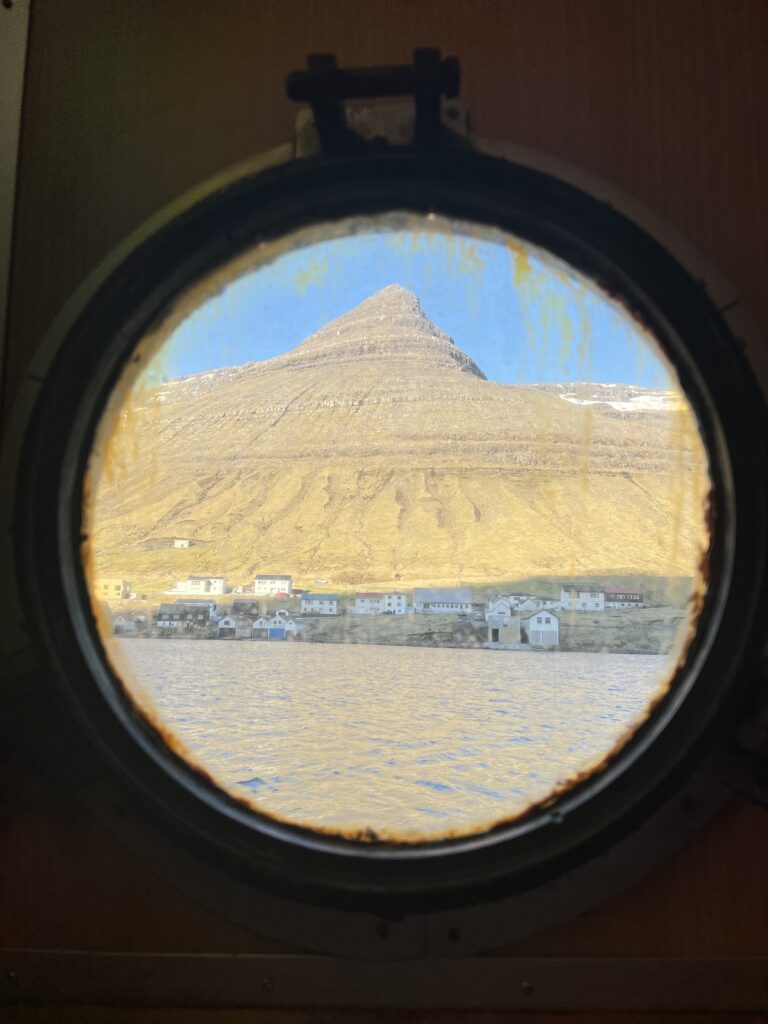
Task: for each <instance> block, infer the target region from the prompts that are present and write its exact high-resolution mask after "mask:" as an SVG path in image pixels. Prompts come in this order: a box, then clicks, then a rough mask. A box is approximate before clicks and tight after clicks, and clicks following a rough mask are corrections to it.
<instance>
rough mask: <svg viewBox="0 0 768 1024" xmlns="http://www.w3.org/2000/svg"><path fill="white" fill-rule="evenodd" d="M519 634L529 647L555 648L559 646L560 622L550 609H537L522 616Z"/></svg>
mask: <svg viewBox="0 0 768 1024" xmlns="http://www.w3.org/2000/svg"><path fill="white" fill-rule="evenodd" d="M520 633H521V637H522V641H523V643H524V644H530V645H531V647H557V646H558V645H559V644H560V620H559V618H558V617H557V615H556V614H555V612H554V611H552V609H551V608H539V609H538V610H537V611H535V612H529V613H528V614H527V615H523V617H522V618H521V620H520Z"/></svg>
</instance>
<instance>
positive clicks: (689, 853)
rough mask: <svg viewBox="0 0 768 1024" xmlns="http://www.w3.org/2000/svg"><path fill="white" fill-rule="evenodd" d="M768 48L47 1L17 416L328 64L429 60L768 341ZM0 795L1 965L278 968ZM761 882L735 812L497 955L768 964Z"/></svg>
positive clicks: (103, 846)
mask: <svg viewBox="0 0 768 1024" xmlns="http://www.w3.org/2000/svg"><path fill="white" fill-rule="evenodd" d="M767 41H768V4H766V3H764V2H763V0H506V2H504V0H363V2H360V0H216V2H211V0H34V3H33V9H32V20H31V25H30V45H29V62H28V71H27V82H26V97H25V105H24V114H23V126H22V138H21V158H20V171H19V191H18V205H17V215H16V234H15V244H14V252H13V269H12V282H11V305H10V318H9V351H8V354H7V365H6V371H7V372H6V381H5V401H6V409H7V408H9V407H10V405H11V404H12V401H13V397H14V393H15V392H16V390H17V389H18V386H19V382H20V380H21V379H22V377H23V374H24V372H25V368H26V366H27V364H28V362H29V360H30V358H31V356H32V354H33V353H34V351H35V348H36V346H37V345H38V344H39V340H40V338H41V336H42V334H43V332H44V331H45V329H46V326H47V325H48V323H49V322H50V320H51V318H52V317H53V316H54V314H55V313H56V310H57V309H58V307H59V306H60V305H61V303H62V302H63V301H64V300H65V299H66V298H67V296H68V294H69V293H70V292H71V291H72V290H73V289H74V288H75V287H76V286H77V284H78V283H79V282H80V281H81V279H82V278H83V277H84V275H85V274H86V273H87V272H88V271H89V270H90V269H91V268H92V267H93V266H94V265H95V264H96V263H97V262H98V261H99V260H100V259H101V258H102V257H103V256H104V255H105V253H107V252H108V250H109V249H110V248H111V247H112V246H113V245H115V244H116V243H117V242H118V241H119V240H120V239H121V238H122V237H123V236H124V235H125V234H126V233H127V232H129V231H130V230H131V229H133V228H134V227H136V226H137V225H139V224H140V223H141V222H142V220H143V219H144V218H146V217H147V216H148V215H149V214H151V213H152V212H153V211H155V210H156V209H158V207H160V206H162V205H163V204H164V203H165V202H167V201H168V200H170V199H172V198H174V197H175V196H176V195H177V194H178V193H179V192H181V191H183V190H184V189H186V188H187V187H189V186H191V185H193V184H194V183H196V182H198V181H199V180H201V179H204V178H205V177H206V176H209V175H211V174H212V173H213V172H215V171H217V170H219V169H221V168H224V167H226V166H227V165H229V164H232V163H234V162H235V161H238V160H240V159H242V158H245V157H247V156H249V155H251V154H253V153H255V152H258V151H260V150H263V149H265V148H268V147H270V146H272V145H275V144H277V143H279V142H282V141H287V140H288V139H289V138H290V137H291V135H292V130H293V123H294V118H295V114H296V110H295V109H294V107H293V106H292V105H291V104H290V103H289V102H288V101H287V99H286V98H285V96H284V88H283V83H284V79H285V76H286V74H287V73H288V72H289V71H290V70H292V69H294V68H298V67H301V66H303V64H304V58H305V55H306V54H307V53H308V52H313V51H314V52H317V51H332V52H334V53H336V54H337V56H338V58H339V60H340V62H341V63H342V64H350V65H353V64H354V65H364V64H381V63H393V62H404V61H407V60H409V59H410V56H411V53H412V50H413V48H414V47H415V46H427V45H435V46H439V47H440V48H441V49H442V51H443V53H444V54H456V55H458V56H459V57H460V58H461V61H462V71H463V86H462V96H463V99H464V101H465V103H466V104H467V106H468V108H469V110H470V113H471V121H472V128H473V130H474V131H475V132H477V133H478V134H480V135H487V136H496V137H500V138H507V139H511V140H513V141H515V142H518V143H520V144H522V145H526V146H530V147H534V148H538V149H541V150H544V151H547V152H548V153H550V154H552V155H554V156H556V157H558V158H560V159H563V160H566V161H569V162H572V163H574V164H577V165H580V166H582V167H584V168H585V169H587V170H588V171H591V172H593V173H595V174H598V175H600V176H602V177H604V178H606V179H609V180H611V181H613V182H615V183H616V184H617V185H618V186H620V187H621V188H623V189H625V190H626V191H628V192H630V193H633V194H634V195H635V196H636V197H637V198H639V199H640V200H641V201H643V202H645V203H646V204H648V205H649V206H651V207H653V208H654V209H655V210H656V211H657V212H658V213H659V214H660V215H661V216H662V217H663V218H665V219H666V220H668V221H669V222H670V223H671V224H673V225H674V226H676V227H677V228H678V229H679V230H680V231H682V232H683V233H684V234H685V235H687V236H688V238H689V239H690V240H691V241H692V242H693V243H694V244H695V245H696V246H697V247H698V248H699V249H700V250H701V251H702V252H703V253H704V255H705V256H706V257H708V258H709V259H710V260H711V262H712V263H714V264H715V265H716V266H717V267H718V268H719V269H720V270H721V271H722V273H723V274H724V275H725V276H726V277H727V278H729V279H730V280H731V281H732V282H733V284H734V285H735V288H736V291H737V292H738V294H740V295H741V296H743V297H744V298H745V299H746V300H747V301H748V302H749V303H750V304H751V305H752V307H753V309H754V310H755V312H756V314H757V317H758V320H759V321H760V324H761V325H762V327H763V330H764V329H765V326H766V324H767V323H768V228H767V225H768V208H767V207H768V199H767V198H766V196H767V193H766V187H765V182H766V180H768V133H767V132H766V131H765V120H764V118H765V111H766V109H768V102H767V101H768V45H767ZM9 773H10V774H9V778H10V779H11V783H12V785H9V787H8V790H7V792H11V791H13V792H14V794H15V795H14V798H13V800H8V801H7V807H6V810H5V812H4V815H3V818H4V822H3V828H2V829H1V830H0V857H2V865H3V866H2V870H0V908H1V909H0V947H16V948H21V947H26V948H29V949H54V948H58V949H80V950H116V951H117V950H136V951H138V950H142V951H177V952H179V951H182V952H183V951H196V952H233V951H243V952H244V951H260V950H277V949H280V948H282V947H280V945H279V944H278V943H275V942H272V941H270V940H268V939H265V938H263V937H262V936H260V935H259V934H257V933H256V932H252V931H250V930H248V929H245V928H243V927H240V926H236V925H233V924H230V923H228V922H226V921H225V920H223V919H221V918H218V917H216V916H215V915H212V914H210V913H209V912H207V911H204V910H202V909H201V908H199V907H198V906H196V905H195V904H194V903H192V902H191V901H190V900H188V899H187V898H185V897H183V896H181V895H179V894H178V893H177V892H176V891H175V890H174V889H173V888H172V887H171V886H170V885H169V884H168V883H167V882H164V881H162V880H160V879H158V878H156V877H154V876H153V875H152V874H151V873H150V872H149V871H148V870H147V869H146V868H145V867H143V866H142V865H141V864H140V863H138V862H137V861H136V860H135V859H134V858H133V857H132V856H130V855H129V854H128V853H127V852H126V851H125V850H124V849H122V848H121V846H120V845H119V844H118V843H117V841H116V840H115V839H114V838H112V837H111V836H110V835H109V834H108V833H107V832H106V831H105V830H104V829H103V828H102V827H101V826H100V825H99V824H98V823H97V822H96V821H94V820H93V818H92V816H90V815H89V814H88V812H87V811H86V810H84V809H83V808H82V807H80V806H79V805H78V804H76V803H74V802H72V801H71V800H70V799H69V798H68V797H67V796H66V795H65V793H63V792H60V791H57V790H56V789H55V788H53V786H52V784H51V783H50V781H46V780H45V779H44V778H43V777H42V776H39V775H38V774H36V772H35V771H34V770H33V769H32V768H31V767H30V766H29V764H28V763H26V762H25V761H23V760H22V761H20V762H17V763H16V764H15V765H14V766H12V768H9ZM766 856H768V813H765V812H761V811H760V810H758V809H756V808H754V807H752V806H750V805H748V804H747V803H745V802H741V801H735V802H734V803H733V804H732V805H731V806H730V807H729V808H728V809H727V810H726V811H725V812H724V813H723V814H722V815H721V816H720V817H719V818H718V819H717V820H716V821H715V822H714V823H712V824H711V825H710V826H709V827H708V828H707V829H706V830H705V831H704V832H703V834H701V835H700V837H699V838H698V839H697V840H696V841H695V842H694V843H693V844H692V845H691V846H690V847H689V848H688V849H687V850H686V851H685V853H684V854H682V855H680V856H678V857H676V858H675V859H673V860H672V861H671V862H669V863H667V864H665V865H664V866H663V867H661V868H660V869H658V870H657V871H656V872H655V873H654V874H653V875H652V876H651V877H649V878H648V879H647V880H646V881H644V882H643V883H642V884H641V885H639V886H637V887H636V888H635V889H634V890H633V891H631V892H629V893H627V894H626V895H625V896H623V897H622V898H621V899H618V900H614V901H613V902H612V903H610V904H608V905H604V906H602V907H600V908H598V909H596V910H594V911H593V912H591V913H589V914H587V915H586V916H585V917H583V918H582V919H580V920H578V921H574V922H572V923H570V924H568V925H566V926H564V927H561V928H558V929H556V930H554V931H551V932H549V933H546V934H541V935H537V936H534V937H532V938H530V939H528V940H526V941H524V942H521V943H518V944H516V946H515V947H514V949H510V950H509V951H508V953H509V955H519V954H522V953H525V954H530V955H534V954H535V955H542V956H553V955H558V954H559V955H566V954H571V955H583V956H603V955H605V956H639V957H646V956H661V957H679V956H683V957H713V956H721V957H750V956H768V878H767V876H766V872H765V863H766ZM469 1001H471V996H470V994H468V1002H469ZM30 1019H31V1018H30ZM35 1019H37V1018H35ZM40 1019H45V1018H44V1017H41V1018H40ZM72 1019H76V1018H74V1017H73V1018H72ZM105 1019H106V1018H105ZM132 1019H133V1018H132ZM190 1019H191V1018H190ZM195 1019H197V1018H195Z"/></svg>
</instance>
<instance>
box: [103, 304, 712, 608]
mask: <svg viewBox="0 0 768 1024" xmlns="http://www.w3.org/2000/svg"><path fill="white" fill-rule="evenodd" d="M511 343H514V340H512V341H511ZM104 450H105V453H106V454H105V458H104V459H103V460H102V464H103V466H104V467H105V471H104V472H100V473H98V472H97V474H96V479H97V485H96V490H95V500H94V503H93V510H92V516H91V520H90V533H91V537H92V542H93V553H94V564H95V570H96V571H97V573H98V574H99V575H115V576H117V575H119V576H123V577H126V578H128V579H130V580H131V581H132V582H133V583H134V585H137V586H140V587H142V588H144V589H148V590H151V589H153V588H154V589H161V588H162V587H164V586H167V585H168V583H169V582H172V581H174V580H175V579H176V578H182V577H184V576H186V575H188V574H190V573H199V574H214V573H218V574H225V575H227V576H228V577H229V578H230V581H231V582H232V581H233V582H235V583H247V582H248V581H249V580H251V579H252V577H253V575H254V574H255V573H257V572H282V571H286V572H290V573H292V574H293V575H294V577H296V579H297V582H298V583H299V584H301V583H302V582H304V583H310V584H311V581H312V580H313V579H314V578H315V577H322V578H323V579H327V580H328V581H329V584H330V585H331V586H334V587H337V588H342V587H347V586H360V585H371V584H375V583H387V582H392V581H399V582H400V585H402V586H407V585H409V584H411V585H412V584H423V583H427V584H428V583H434V584H448V583H453V582H457V581H459V580H463V581H467V582H478V583H479V582H481V581H482V582H487V583H493V582H494V581H499V582H501V581H504V580H509V579H514V578H519V577H523V576H533V575H550V576H558V575H577V574H592V573H595V574H596V573H602V574H606V573H615V574H619V573H621V574H633V573H634V574H637V573H646V574H656V575H662V576H664V575H675V574H682V575H693V572H694V569H695V566H696V565H697V564H698V560H699V554H700V549H701V543H702V529H703V528H702V522H703V502H704V496H705V493H706V489H707V478H706V473H705V457H704V454H703V449H702V446H701V442H700V440H699V436H698V433H697V431H696V428H695V425H694V422H693V419H692V417H691V415H690V413H689V411H688V410H687V406H686V404H685V402H684V401H682V399H681V396H680V395H679V394H678V393H677V392H673V391H668V392H661V391H646V390H644V389H641V388H637V387H634V386H627V385H608V384H585V383H575V384H562V385H539V386H536V385H528V386H522V385H520V386H518V385H508V384H499V383H494V382H492V381H489V380H487V379H486V378H485V376H484V374H483V373H482V371H481V369H480V368H479V367H478V366H477V365H476V364H475V363H474V362H473V361H472V359H470V358H469V357H468V356H467V355H465V354H464V353H463V352H462V351H461V350H460V348H459V347H458V346H457V345H456V344H455V342H454V341H453V339H451V338H450V337H449V336H448V335H447V334H446V333H445V332H443V331H442V330H440V329H439V328H438V327H436V326H435V325H434V324H432V323H431V322H430V321H429V319H428V318H427V317H426V316H425V314H424V312H423V310H422V309H421V306H420V304H419V301H418V299H417V297H416V296H415V295H414V294H413V293H412V292H409V291H407V290H406V289H404V288H402V287H400V286H399V285H391V286H389V287H388V288H385V289H383V290H382V291H380V292H378V293H377V294H375V295H373V296H371V297H370V298H369V299H367V300H366V301H365V302H362V303H361V304H360V305H359V306H357V307H356V308H355V309H353V310H351V311H350V312H349V313H347V314H345V315H344V316H342V317H339V318H338V319H337V320H334V321H333V322H332V323H330V324H328V325H327V326H325V327H324V328H322V330H320V331H318V332H317V333H316V334H314V335H312V336H311V337H309V338H307V339H306V340H305V341H303V342H301V344H299V345H297V346H296V347H295V348H294V349H292V350H291V351H289V352H287V353H285V354H284V355H280V356H277V357H276V358H274V359H270V360H266V361H264V362H252V363H247V364H245V365H244V366H240V367H229V368H225V369H221V370H215V371H212V372H208V373H203V374H198V375H195V376H192V377H187V378H183V379H180V380H175V381H171V382H169V383H167V384H164V385H163V386H162V387H160V388H157V389H156V390H155V391H151V392H147V391H141V390H140V389H135V390H134V392H133V394H132V397H130V398H129V399H128V401H127V402H126V405H125V407H124V409H123V412H122V414H121V416H120V417H119V418H118V426H117V427H116V429H115V430H114V432H113V433H112V435H111V437H110V439H109V441H108V442H106V443H105V446H104ZM106 470H108V472H107V471H106ZM174 536H181V537H190V538H192V539H193V540H194V542H195V543H194V545H193V546H192V547H190V548H189V549H184V550H174V549H173V548H172V547H171V540H172V538H173V537H174Z"/></svg>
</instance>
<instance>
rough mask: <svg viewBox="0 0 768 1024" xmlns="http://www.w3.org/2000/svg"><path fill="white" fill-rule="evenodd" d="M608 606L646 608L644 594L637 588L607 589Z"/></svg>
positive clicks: (606, 603) (606, 604) (606, 601)
mask: <svg viewBox="0 0 768 1024" xmlns="http://www.w3.org/2000/svg"><path fill="white" fill-rule="evenodd" d="M605 607H606V608H644V607H645V605H644V604H643V595H642V594H639V593H638V592H637V591H636V590H606V592H605Z"/></svg>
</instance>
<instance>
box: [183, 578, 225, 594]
mask: <svg viewBox="0 0 768 1024" xmlns="http://www.w3.org/2000/svg"><path fill="white" fill-rule="evenodd" d="M226 589H227V577H226V576H187V578H186V579H185V580H179V582H178V583H177V584H176V590H177V591H179V592H180V593H183V594H224V593H225V592H226Z"/></svg>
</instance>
